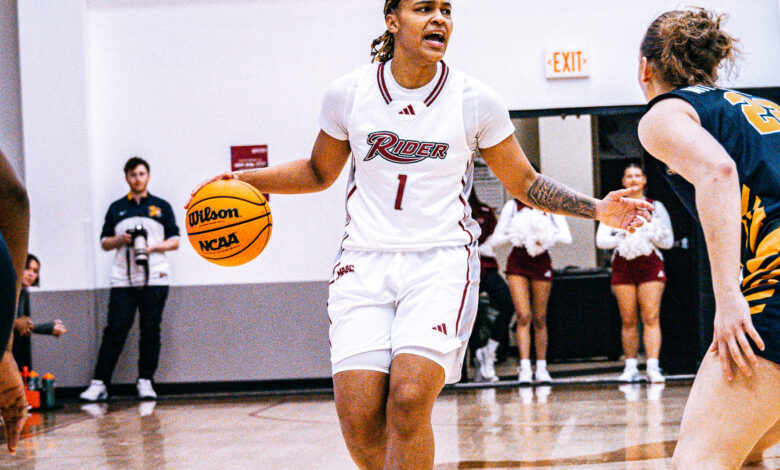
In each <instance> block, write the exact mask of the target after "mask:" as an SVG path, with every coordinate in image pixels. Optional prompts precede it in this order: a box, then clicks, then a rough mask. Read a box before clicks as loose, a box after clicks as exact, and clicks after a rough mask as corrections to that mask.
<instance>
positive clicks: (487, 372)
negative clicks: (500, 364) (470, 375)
mask: <svg viewBox="0 0 780 470" xmlns="http://www.w3.org/2000/svg"><path fill="white" fill-rule="evenodd" d="M475 356H476V359H477V365H478V366H479V368H478V369H477V376H476V379H477V381H478V382H498V377H496V369H495V367H494V366H493V363H494V362H495V361H496V356H495V354H490V351H489V350H488V348H486V347H483V348H479V349H477V353H476V354H475Z"/></svg>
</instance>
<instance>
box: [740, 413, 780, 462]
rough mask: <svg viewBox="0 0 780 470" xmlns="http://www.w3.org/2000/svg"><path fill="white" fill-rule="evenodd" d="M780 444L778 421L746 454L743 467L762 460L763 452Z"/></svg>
mask: <svg viewBox="0 0 780 470" xmlns="http://www.w3.org/2000/svg"><path fill="white" fill-rule="evenodd" d="M778 442H780V421H778V422H776V423H775V425H774V426H772V428H771V429H769V431H767V432H766V433H765V434H764V435H763V436H761V439H759V440H758V443H757V444H756V445H754V446H753V449H752V450H751V451H750V453H749V454H748V456H747V458H746V459H745V462H744V463H743V465H748V464H754V463H757V462H760V461H761V460H763V458H764V457H763V455H764V451H765V450H767V449H769V448H770V447H772V446H773V445H775V444H777V443H778Z"/></svg>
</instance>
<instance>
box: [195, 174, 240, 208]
mask: <svg viewBox="0 0 780 470" xmlns="http://www.w3.org/2000/svg"><path fill="white" fill-rule="evenodd" d="M234 179H238V176H236V174H235V173H230V172H228V173H222V174H221V175H217V176H214V177H212V178H209V179H207V180H206V181H204V182H202V183H200V184H199V185H197V186H195V189H193V190H192V193H190V198H189V199H187V203H186V204H184V208H185V209H189V207H190V203H191V202H192V198H194V197H195V195H196V194H198V191H200V188H202V187H204V186H206V185H207V184H209V183H212V182H214V181H219V180H234Z"/></svg>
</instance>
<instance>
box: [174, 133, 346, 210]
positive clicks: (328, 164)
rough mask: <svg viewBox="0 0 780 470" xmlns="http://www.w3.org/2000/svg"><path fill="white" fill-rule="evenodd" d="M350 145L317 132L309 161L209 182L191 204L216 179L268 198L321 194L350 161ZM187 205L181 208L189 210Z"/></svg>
mask: <svg viewBox="0 0 780 470" xmlns="http://www.w3.org/2000/svg"><path fill="white" fill-rule="evenodd" d="M349 152H350V148H349V141H346V140H338V139H335V138H333V137H331V136H329V135H328V134H327V133H325V131H320V133H319V135H318V136H317V140H316V141H315V142H314V148H313V149H312V151H311V158H308V159H302V160H295V161H292V162H289V163H285V164H282V165H275V166H270V167H267V168H259V169H256V170H248V171H240V172H234V173H225V174H222V175H218V176H215V177H213V178H210V179H209V180H207V181H204V182H203V183H201V184H200V185H198V186H197V187H196V188H195V190H193V191H192V195H191V197H190V200H192V196H194V195H195V194H196V193H197V192H198V190H200V188H202V187H203V186H205V185H206V184H208V183H210V182H212V181H215V180H218V179H230V178H236V179H239V180H241V181H244V182H246V183H249V184H251V185H252V186H254V187H255V188H257V190H258V191H260V192H263V193H271V194H302V193H313V192H317V191H323V190H325V189H327V188H329V187H330V186H331V185H332V184H333V183H334V182H335V181H336V179H337V178H338V177H339V174H340V173H341V170H342V169H343V168H344V165H345V164H346V163H347V159H348V158H349ZM189 204H190V201H187V204H186V205H185V206H184V207H185V208H186V207H189Z"/></svg>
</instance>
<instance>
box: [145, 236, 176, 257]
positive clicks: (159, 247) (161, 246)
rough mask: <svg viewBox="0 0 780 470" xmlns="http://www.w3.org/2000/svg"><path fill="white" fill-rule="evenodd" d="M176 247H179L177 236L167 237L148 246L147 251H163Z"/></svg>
mask: <svg viewBox="0 0 780 470" xmlns="http://www.w3.org/2000/svg"><path fill="white" fill-rule="evenodd" d="M178 249H179V238H178V237H175V238H169V239H167V240H163V241H161V242H160V243H158V244H156V245H154V246H150V247H149V253H165V252H166V251H172V250H178Z"/></svg>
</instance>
